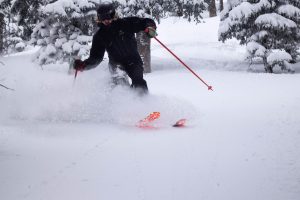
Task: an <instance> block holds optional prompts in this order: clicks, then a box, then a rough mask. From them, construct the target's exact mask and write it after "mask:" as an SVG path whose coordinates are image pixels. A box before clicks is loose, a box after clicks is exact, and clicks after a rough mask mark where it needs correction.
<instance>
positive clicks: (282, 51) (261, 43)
mask: <svg viewBox="0 0 300 200" xmlns="http://www.w3.org/2000/svg"><path fill="white" fill-rule="evenodd" d="M299 19H300V5H299V1H298V0H247V1H242V0H229V1H228V2H227V4H226V6H225V8H224V11H223V12H222V14H221V23H220V28H219V40H221V41H223V42H224V41H225V40H227V39H230V38H237V39H238V40H240V44H246V45H247V52H248V56H247V57H248V59H249V60H250V61H252V60H253V59H257V58H259V59H261V60H262V61H263V64H264V67H265V71H266V72H273V69H274V67H280V68H281V69H282V70H288V71H291V70H290V69H289V67H288V66H289V64H288V62H295V61H296V58H297V56H298V55H299V53H298V52H297V50H298V48H299V43H300V34H299Z"/></svg>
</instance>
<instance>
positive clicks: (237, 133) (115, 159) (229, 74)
mask: <svg viewBox="0 0 300 200" xmlns="http://www.w3.org/2000/svg"><path fill="white" fill-rule="evenodd" d="M218 26H219V18H218V17H215V18H210V19H206V23H202V24H198V25H197V26H196V25H195V24H193V23H187V22H186V21H184V20H178V19H174V18H170V19H166V20H163V21H162V23H161V24H160V25H158V33H159V36H158V38H159V39H160V40H161V41H162V42H163V43H165V44H166V45H167V46H168V47H170V49H171V50H173V51H174V52H175V53H176V54H178V56H179V57H181V58H182V59H183V60H184V61H185V62H186V63H187V64H188V65H190V67H191V68H193V70H195V72H196V73H197V74H199V75H200V76H201V77H202V78H203V79H204V80H205V81H207V82H208V84H209V85H212V86H213V89H214V91H208V90H207V88H206V87H205V86H204V85H203V84H202V83H201V82H200V81H199V80H198V79H196V78H195V77H194V76H193V75H192V74H191V73H190V72H188V71H187V70H186V69H184V68H183V67H182V66H181V65H180V64H179V63H178V62H177V61H176V60H174V58H172V56H171V55H170V54H169V53H168V52H167V51H166V50H164V49H163V48H162V47H161V46H160V45H159V44H158V43H157V42H156V41H154V40H153V41H152V65H153V72H152V73H150V74H146V75H145V79H146V80H147V82H148V86H149V89H150V94H149V95H148V96H144V97H140V96H138V95H137V94H135V93H134V92H133V91H131V90H130V89H129V88H124V87H116V88H113V89H112V88H111V86H110V84H109V82H110V74H109V72H108V70H107V59H106V60H104V62H103V63H101V64H100V66H98V67H97V68H96V69H93V70H90V71H85V72H83V73H79V74H78V77H77V79H76V81H74V76H73V74H72V75H69V74H68V73H67V71H68V65H67V64H61V65H58V64H56V65H48V66H44V67H43V68H41V67H39V66H37V65H36V64H33V63H32V62H31V57H32V56H33V55H34V53H35V52H36V49H33V50H31V51H27V52H23V53H18V54H15V55H11V56H8V57H2V58H1V62H3V63H4V64H5V65H4V66H3V65H0V72H1V73H0V83H1V84H3V85H6V86H8V87H10V88H13V89H14V91H10V90H6V89H4V88H0V107H1V109H0V172H1V173H0V180H1V181H0V199H3V200H21V199H22V200H23V199H25V200H38V199H43V200H67V199H72V200H83V199H86V200H99V199H103V200H117V199H118V200H119V199H124V200H125V199H126V200H199V199H206V200H229V199H230V200H241V199H242V200H253V199H255V200H271V199H272V200H298V199H299V196H300V170H299V169H300V157H299V152H300V145H299V144H300V104H299V102H300V93H299V85H300V74H299V72H300V69H299V68H300V66H299V65H295V71H296V72H295V73H294V74H266V73H257V72H248V71H247V69H248V68H247V67H248V66H247V64H246V63H245V62H244V54H245V47H244V46H243V47H242V46H239V45H238V42H237V41H235V40H230V41H228V42H226V43H221V42H218V41H217V34H218V30H217V29H218ZM153 111H160V112H161V118H160V119H159V120H157V121H156V122H155V123H154V126H155V127H156V128H153V129H140V128H137V127H135V123H136V122H137V121H138V120H140V119H142V118H144V117H145V116H146V115H148V114H149V113H150V112H153ZM180 118H186V119H187V124H186V127H184V128H173V127H171V124H172V123H174V122H175V121H176V120H177V119H180Z"/></svg>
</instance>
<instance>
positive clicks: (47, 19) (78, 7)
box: [31, 0, 98, 65]
mask: <svg viewBox="0 0 300 200" xmlns="http://www.w3.org/2000/svg"><path fill="white" fill-rule="evenodd" d="M97 2H98V1H96V0H68V1H65V0H57V1H54V2H50V3H47V4H46V5H45V6H44V7H43V8H42V14H43V15H44V20H43V21H42V22H40V23H39V24H37V26H36V27H35V28H34V30H33V33H32V39H31V43H32V44H35V45H40V46H42V48H41V49H40V51H39V52H38V54H37V59H38V61H39V64H41V65H42V64H47V63H55V62H57V61H67V60H69V57H71V56H79V57H83V56H87V55H88V53H89V49H90V47H89V45H88V44H89V43H90V42H91V40H92V35H93V31H94V30H95V27H96V23H95V18H96V14H97V13H96V8H97V5H98V3H97Z"/></svg>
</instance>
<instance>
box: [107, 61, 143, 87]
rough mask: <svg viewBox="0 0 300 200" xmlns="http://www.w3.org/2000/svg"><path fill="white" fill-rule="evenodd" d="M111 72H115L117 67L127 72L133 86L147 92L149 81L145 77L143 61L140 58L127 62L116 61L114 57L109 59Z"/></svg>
mask: <svg viewBox="0 0 300 200" xmlns="http://www.w3.org/2000/svg"><path fill="white" fill-rule="evenodd" d="M109 67H110V72H111V73H112V74H113V73H114V72H115V71H116V70H117V68H119V69H121V70H123V71H125V72H126V74H127V75H128V76H129V78H130V79H131V82H132V84H131V87H132V88H136V89H139V90H141V91H142V92H145V93H147V92H148V87H147V82H146V81H145V80H144V78H143V75H144V74H143V72H144V68H143V62H142V61H141V60H139V59H134V60H128V61H125V62H116V61H114V60H112V59H110V60H109Z"/></svg>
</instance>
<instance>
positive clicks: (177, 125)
mask: <svg viewBox="0 0 300 200" xmlns="http://www.w3.org/2000/svg"><path fill="white" fill-rule="evenodd" d="M185 123H186V119H180V120H178V121H177V122H176V123H175V124H173V127H184V126H185Z"/></svg>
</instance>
